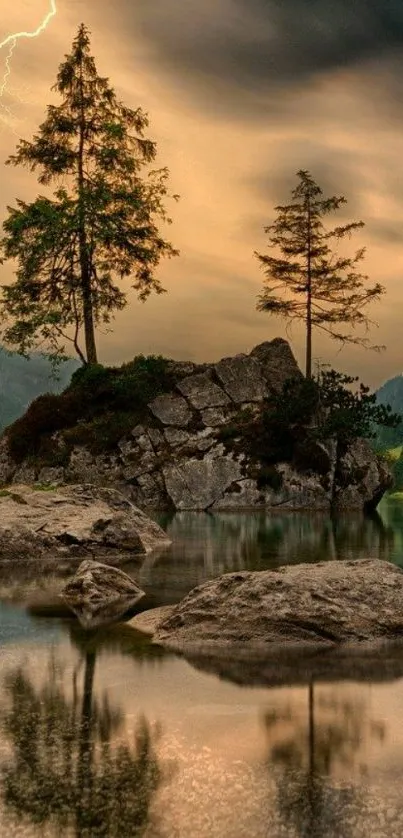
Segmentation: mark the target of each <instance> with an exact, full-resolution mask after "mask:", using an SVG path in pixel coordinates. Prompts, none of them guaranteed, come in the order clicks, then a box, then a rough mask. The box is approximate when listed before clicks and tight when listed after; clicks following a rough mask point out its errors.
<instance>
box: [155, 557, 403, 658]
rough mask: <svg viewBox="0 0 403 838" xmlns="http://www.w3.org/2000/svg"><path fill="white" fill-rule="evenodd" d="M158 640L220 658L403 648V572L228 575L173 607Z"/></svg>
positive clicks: (314, 568)
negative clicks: (371, 644)
mask: <svg viewBox="0 0 403 838" xmlns="http://www.w3.org/2000/svg"><path fill="white" fill-rule="evenodd" d="M155 639H156V640H157V642H159V643H161V644H163V645H165V646H167V647H169V648H170V649H173V650H176V651H182V652H184V653H185V654H190V655H191V654H194V653H196V654H198V655H206V656H210V657H218V658H222V656H224V657H225V656H226V655H228V654H232V655H234V656H235V657H236V655H237V654H238V653H239V654H241V655H244V656H248V655H249V654H253V653H257V652H262V651H267V652H270V653H271V652H272V651H273V649H278V648H283V649H284V648H288V649H293V648H295V647H296V646H297V647H299V648H300V649H309V648H312V647H318V646H319V647H323V648H324V649H326V648H327V649H337V648H339V647H340V646H341V645H343V644H349V645H351V644H352V643H353V644H354V643H359V644H362V643H363V642H365V641H366V642H368V641H374V640H386V639H387V640H390V639H400V640H401V641H403V570H401V569H400V568H398V567H396V566H395V565H393V564H391V563H389V562H383V561H380V560H378V559H362V560H357V561H329V562H321V563H319V564H300V565H295V566H291V567H281V568H278V569H276V570H267V571H260V572H248V571H244V572H239V573H228V574H225V575H224V576H221V577H219V578H218V579H214V580H213V581H210V582H206V583H204V584H203V585H200V586H199V587H197V588H194V589H193V591H191V592H190V593H189V594H188V595H187V596H186V597H185V598H184V599H183V600H182V601H181V602H180V603H179V604H178V605H176V606H174V607H173V609H172V612H171V614H170V615H169V616H168V617H167V619H165V620H163V621H162V622H160V623H159V625H158V626H157V630H156V634H155Z"/></svg>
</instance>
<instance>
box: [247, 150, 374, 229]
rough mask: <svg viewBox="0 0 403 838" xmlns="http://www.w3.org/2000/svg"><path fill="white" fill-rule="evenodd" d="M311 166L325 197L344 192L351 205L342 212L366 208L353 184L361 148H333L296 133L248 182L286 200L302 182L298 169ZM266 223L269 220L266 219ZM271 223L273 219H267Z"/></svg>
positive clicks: (260, 192)
mask: <svg viewBox="0 0 403 838" xmlns="http://www.w3.org/2000/svg"><path fill="white" fill-rule="evenodd" d="M299 169H306V170H308V171H309V172H310V173H311V175H312V177H313V178H314V180H315V181H316V183H317V184H318V185H319V186H320V187H321V189H322V191H323V197H324V198H328V197H330V196H331V195H344V196H345V198H346V200H347V205H342V206H341V208H340V211H339V215H340V216H344V215H348V216H351V215H352V214H353V215H357V214H358V215H359V214H360V213H362V212H363V211H364V209H365V207H364V204H363V202H362V200H361V199H360V194H359V192H357V191H356V186H354V194H352V184H353V183H354V178H356V170H357V152H355V151H353V150H347V149H338V148H329V146H326V145H323V144H321V143H320V142H319V141H315V140H309V139H307V138H306V137H304V138H303V139H298V137H296V138H295V137H294V138H292V139H290V140H284V141H282V142H281V145H280V146H279V147H278V148H277V149H276V157H275V160H274V161H272V162H271V163H270V165H268V168H267V169H266V171H264V170H263V171H262V172H261V173H259V174H256V175H255V176H253V177H252V178H250V177H248V178H247V181H246V182H247V184H248V186H250V187H252V189H254V190H255V192H256V194H258V195H259V196H260V197H263V198H264V197H265V196H267V197H268V198H269V197H270V199H274V202H275V203H276V204H277V203H280V204H283V203H285V202H288V201H289V200H290V199H291V192H292V190H293V189H295V187H296V186H297V184H298V178H297V171H298V170H299ZM363 178H364V176H363V174H362V173H361V175H360V188H362V187H363V186H365V185H366V184H365V182H364V181H363ZM273 207H274V204H271V205H270V206H269V205H268V214H269V215H271V216H273V215H274V212H273ZM265 223H266V222H265ZM267 223H269V222H267Z"/></svg>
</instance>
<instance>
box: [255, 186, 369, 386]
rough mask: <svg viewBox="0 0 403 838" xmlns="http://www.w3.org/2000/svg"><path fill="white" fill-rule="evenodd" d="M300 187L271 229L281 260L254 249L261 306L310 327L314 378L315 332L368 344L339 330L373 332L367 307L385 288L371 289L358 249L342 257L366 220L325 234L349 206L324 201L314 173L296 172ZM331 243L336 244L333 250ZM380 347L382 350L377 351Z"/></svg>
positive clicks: (339, 199)
mask: <svg viewBox="0 0 403 838" xmlns="http://www.w3.org/2000/svg"><path fill="white" fill-rule="evenodd" d="M297 177H298V179H299V183H298V185H297V187H296V188H295V189H294V190H293V192H292V201H291V203H290V204H287V205H284V206H277V207H275V210H276V212H277V219H276V220H275V221H274V223H273V224H271V225H270V226H268V227H265V228H264V230H265V233H268V234H269V247H271V248H277V251H279V252H280V253H281V255H280V256H271V255H268V254H259V253H257V252H256V251H255V256H256V257H257V258H258V260H259V262H260V264H261V266H262V267H263V269H264V272H265V274H266V279H265V288H264V290H263V291H262V293H261V294H260V296H259V297H258V304H257V308H258V310H259V311H267V312H270V313H271V314H275V315H279V316H280V317H284V318H285V319H286V320H287V321H289V322H292V321H294V320H302V321H304V323H305V328H306V365H305V368H306V376H307V378H311V376H312V330H313V329H314V328H318V329H322V330H323V331H325V332H326V333H327V334H328V335H330V337H332V338H334V339H335V340H337V341H340V342H341V343H342V344H344V343H355V344H361V345H363V346H368V345H369V344H368V340H367V338H365V337H359V336H356V335H352V334H351V333H349V332H348V331H345V330H344V331H340V330H339V328H338V324H344V325H345V326H352V327H353V328H354V329H355V328H356V327H359V326H362V327H364V328H365V329H367V328H368V325H369V323H370V321H369V319H368V318H367V317H366V315H365V313H364V309H365V308H366V306H367V305H368V304H369V303H370V302H372V301H373V300H376V299H379V297H380V296H381V295H382V294H383V293H384V289H383V287H382V286H381V285H379V283H376V284H375V285H373V286H370V287H369V286H366V285H365V283H366V280H367V279H368V277H367V276H365V275H364V274H361V273H359V272H358V271H357V270H356V268H357V265H358V264H359V263H360V262H361V260H362V259H363V258H364V255H365V249H364V248H361V249H360V250H358V251H357V252H356V253H355V255H354V256H353V257H347V256H341V255H339V254H338V252H337V243H338V242H339V241H340V240H341V239H343V238H345V237H346V236H350V235H351V233H353V232H354V231H355V230H358V229H360V228H361V227H363V226H364V223H363V222H362V221H357V222H352V223H350V224H346V225H344V226H338V227H335V228H334V229H333V230H330V231H328V230H326V228H325V226H324V223H323V219H324V218H325V217H326V216H327V215H329V214H330V213H331V212H333V211H336V210H338V209H339V208H340V206H341V205H342V204H345V203H347V202H346V199H345V198H344V197H336V196H333V197H331V198H323V197H322V194H323V193H322V190H321V188H320V187H319V186H318V185H317V184H316V183H315V181H314V180H313V178H312V176H311V175H310V173H309V172H307V171H303V170H300V171H299V172H298V173H297ZM332 242H334V243H335V245H334V246H333V247H332V246H331V244H332ZM372 348H373V349H380V348H381V347H372Z"/></svg>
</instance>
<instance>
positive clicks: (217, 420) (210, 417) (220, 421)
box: [201, 407, 226, 428]
mask: <svg viewBox="0 0 403 838" xmlns="http://www.w3.org/2000/svg"><path fill="white" fill-rule="evenodd" d="M201 417H202V420H203V422H204V424H205V425H206V427H211V428H215V427H217V426H218V425H225V422H226V414H225V413H224V411H223V410H220V409H219V408H217V407H208V408H207V409H206V410H203V411H202V415H201Z"/></svg>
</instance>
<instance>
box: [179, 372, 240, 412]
mask: <svg viewBox="0 0 403 838" xmlns="http://www.w3.org/2000/svg"><path fill="white" fill-rule="evenodd" d="M177 387H178V389H179V390H180V391H181V393H182V394H183V395H184V396H186V398H187V399H188V400H189V401H190V403H191V404H192V405H193V407H195V408H196V409H197V410H202V409H203V408H206V407H220V406H222V405H226V404H229V402H230V399H229V397H228V396H227V394H226V393H224V390H222V389H221V387H219V386H218V384H215V383H214V381H213V380H212V377H211V373H210V372H203V373H199V374H198V375H191V376H188V377H187V378H183V379H182V381H179V382H178V385H177Z"/></svg>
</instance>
